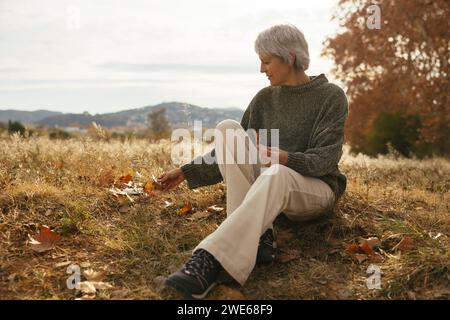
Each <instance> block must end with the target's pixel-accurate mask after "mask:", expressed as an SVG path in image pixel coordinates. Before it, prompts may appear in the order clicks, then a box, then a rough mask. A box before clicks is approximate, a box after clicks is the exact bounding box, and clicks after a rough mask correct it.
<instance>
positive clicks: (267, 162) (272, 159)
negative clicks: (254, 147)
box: [258, 144, 288, 167]
mask: <svg viewBox="0 0 450 320" xmlns="http://www.w3.org/2000/svg"><path fill="white" fill-rule="evenodd" d="M258 151H259V157H260V160H261V162H262V165H263V166H264V167H270V166H271V165H272V164H276V163H279V164H282V165H284V166H285V165H286V164H287V160H288V152H287V151H285V150H282V149H280V148H277V147H267V146H265V145H262V144H259V145H258ZM277 160H278V161H277Z"/></svg>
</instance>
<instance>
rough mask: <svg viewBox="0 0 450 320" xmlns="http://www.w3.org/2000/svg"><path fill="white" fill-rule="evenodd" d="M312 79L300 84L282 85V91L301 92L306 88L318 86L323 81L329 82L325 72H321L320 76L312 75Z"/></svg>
mask: <svg viewBox="0 0 450 320" xmlns="http://www.w3.org/2000/svg"><path fill="white" fill-rule="evenodd" d="M309 78H310V81H309V82H307V83H304V84H301V85H298V86H280V89H281V91H282V92H292V93H300V92H304V91H306V90H309V89H312V88H316V87H318V86H320V85H321V84H323V83H327V82H328V79H327V77H325V74H323V73H321V74H320V75H318V76H310V77H309Z"/></svg>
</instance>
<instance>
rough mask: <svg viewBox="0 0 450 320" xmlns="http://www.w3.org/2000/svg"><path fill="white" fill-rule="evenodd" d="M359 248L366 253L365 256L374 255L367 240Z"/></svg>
mask: <svg viewBox="0 0 450 320" xmlns="http://www.w3.org/2000/svg"><path fill="white" fill-rule="evenodd" d="M359 248H360V249H361V250H362V251H364V253H365V254H367V255H373V254H374V252H373V250H372V248H371V247H370V245H369V243H368V242H367V240H365V241H364V242H363V243H361V244H360V245H359Z"/></svg>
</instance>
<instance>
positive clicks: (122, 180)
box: [119, 174, 133, 184]
mask: <svg viewBox="0 0 450 320" xmlns="http://www.w3.org/2000/svg"><path fill="white" fill-rule="evenodd" d="M132 179H133V177H132V176H131V174H127V175H126V176H121V177H120V178H119V182H120V184H123V183H124V184H127V183H128V182H130V181H131V180H132Z"/></svg>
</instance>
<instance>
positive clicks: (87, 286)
mask: <svg viewBox="0 0 450 320" xmlns="http://www.w3.org/2000/svg"><path fill="white" fill-rule="evenodd" d="M79 288H80V290H81V292H83V293H96V292H97V290H95V286H94V284H93V283H92V282H89V281H82V282H80V283H79Z"/></svg>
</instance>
